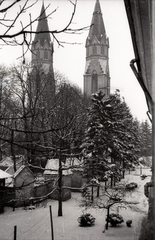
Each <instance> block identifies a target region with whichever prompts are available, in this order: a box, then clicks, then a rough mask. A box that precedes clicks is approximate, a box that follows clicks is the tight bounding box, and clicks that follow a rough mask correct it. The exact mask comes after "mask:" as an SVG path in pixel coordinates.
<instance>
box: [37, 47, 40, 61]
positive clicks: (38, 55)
mask: <svg viewBox="0 0 155 240" xmlns="http://www.w3.org/2000/svg"><path fill="white" fill-rule="evenodd" d="M37 58H38V59H40V51H39V49H38V50H37Z"/></svg>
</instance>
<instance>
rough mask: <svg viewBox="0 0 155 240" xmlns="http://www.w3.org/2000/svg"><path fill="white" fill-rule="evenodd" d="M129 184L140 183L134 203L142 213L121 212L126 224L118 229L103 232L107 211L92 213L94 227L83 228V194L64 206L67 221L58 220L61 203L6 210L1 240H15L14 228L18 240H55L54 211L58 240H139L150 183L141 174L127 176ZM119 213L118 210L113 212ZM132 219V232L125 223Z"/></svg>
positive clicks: (1, 218) (1, 220)
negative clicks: (51, 216) (80, 205)
mask: <svg viewBox="0 0 155 240" xmlns="http://www.w3.org/2000/svg"><path fill="white" fill-rule="evenodd" d="M143 173H145V174H147V175H151V172H150V169H145V170H143ZM126 179H127V181H129V182H131V181H132V182H133V181H134V182H137V183H138V186H139V187H138V193H136V194H134V195H132V200H135V201H138V202H139V204H138V207H139V208H140V209H141V211H140V212H136V211H131V210H130V209H120V214H121V215H122V216H123V218H124V223H122V224H121V225H120V226H117V227H116V228H113V227H109V229H108V230H106V231H105V232H103V230H104V225H105V216H106V212H105V211H104V210H94V209H92V210H91V211H90V212H91V214H92V215H93V216H94V217H95V218H96V221H95V225H94V226H93V227H85V228H83V227H79V225H78V222H77V218H78V217H79V216H80V215H81V214H82V209H81V208H80V207H79V200H80V197H81V195H80V193H72V199H70V200H68V201H67V202H64V203H63V217H57V211H58V203H57V201H48V202H47V204H46V205H45V206H44V207H40V208H36V209H35V210H27V211H26V210H23V209H22V208H19V209H16V211H15V212H13V211H12V209H10V208H7V209H5V213H4V214H1V215H0V240H13V236H14V234H13V232H14V226H15V225H16V226H17V240H51V239H52V238H51V226H50V211H49V205H51V207H52V214H53V225H54V240H101V239H104V240H138V236H139V232H140V226H141V220H142V218H143V217H144V216H145V214H147V211H148V201H147V198H145V196H144V194H143V192H144V187H143V186H144V184H145V183H146V182H148V181H149V180H150V177H147V178H146V179H145V180H141V179H140V172H139V170H136V172H132V173H131V174H130V175H128V174H127V175H126ZM113 210H115V209H113ZM128 219H132V221H133V224H132V227H131V228H128V227H126V224H125V221H126V220H128Z"/></svg>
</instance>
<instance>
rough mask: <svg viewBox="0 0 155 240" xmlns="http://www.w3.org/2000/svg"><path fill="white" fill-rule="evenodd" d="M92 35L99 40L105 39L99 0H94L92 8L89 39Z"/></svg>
mask: <svg viewBox="0 0 155 240" xmlns="http://www.w3.org/2000/svg"><path fill="white" fill-rule="evenodd" d="M94 36H96V38H97V40H98V41H101V38H104V40H105V41H106V31H105V27H104V22H103V17H102V12H101V7H100V2H99V0H96V4H95V8H94V12H93V17H92V21H91V27H90V30H89V35H88V38H89V40H91V39H93V37H94Z"/></svg>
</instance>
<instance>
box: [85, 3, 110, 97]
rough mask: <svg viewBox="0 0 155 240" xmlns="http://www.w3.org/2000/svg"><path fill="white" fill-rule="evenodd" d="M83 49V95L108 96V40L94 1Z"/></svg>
mask: <svg viewBox="0 0 155 240" xmlns="http://www.w3.org/2000/svg"><path fill="white" fill-rule="evenodd" d="M85 47H86V65H85V72H84V94H85V95H86V96H90V95H91V94H92V93H95V92H97V91H102V92H103V93H104V94H105V95H108V96H109V94H110V73H109V40H108V38H107V37H106V31H105V26H104V22H103V17H102V12H101V6H100V2H99V0H96V4H95V8H94V12H93V17H92V21H91V26H90V30H89V34H88V37H87V39H86V45H85Z"/></svg>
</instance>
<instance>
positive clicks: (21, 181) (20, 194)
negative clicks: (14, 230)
mask: <svg viewBox="0 0 155 240" xmlns="http://www.w3.org/2000/svg"><path fill="white" fill-rule="evenodd" d="M13 180H14V186H15V196H16V200H17V202H18V199H19V200H20V201H24V200H25V199H29V198H31V197H33V196H34V181H35V177H34V174H33V172H32V171H31V170H30V168H29V167H27V166H26V165H22V166H21V167H20V168H19V169H18V170H17V171H16V172H15V173H14V175H13ZM20 201H19V202H20ZM20 204H22V203H21V202H20V203H19V205H20Z"/></svg>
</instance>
